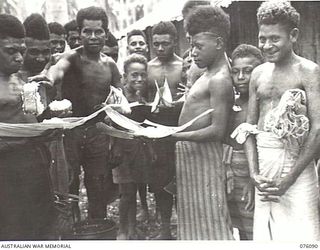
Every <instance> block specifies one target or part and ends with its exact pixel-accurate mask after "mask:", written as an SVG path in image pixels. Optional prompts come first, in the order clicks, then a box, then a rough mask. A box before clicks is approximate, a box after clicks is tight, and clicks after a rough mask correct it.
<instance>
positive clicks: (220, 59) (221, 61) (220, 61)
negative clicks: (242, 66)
mask: <svg viewBox="0 0 320 250" xmlns="http://www.w3.org/2000/svg"><path fill="white" fill-rule="evenodd" d="M226 60H227V59H226V58H225V55H224V52H222V53H220V54H218V55H217V56H216V58H215V60H214V61H213V63H212V64H211V65H208V66H207V70H208V72H213V71H215V70H216V69H218V68H221V67H222V66H223V65H226V64H227V61H226Z"/></svg>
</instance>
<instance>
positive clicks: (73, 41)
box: [64, 20, 81, 49]
mask: <svg viewBox="0 0 320 250" xmlns="http://www.w3.org/2000/svg"><path fill="white" fill-rule="evenodd" d="M64 29H65V31H66V35H67V43H68V45H69V47H70V49H75V48H77V47H79V46H80V45H81V38H80V33H79V29H78V24H77V21H76V20H72V21H70V22H68V23H66V24H65V25H64Z"/></svg>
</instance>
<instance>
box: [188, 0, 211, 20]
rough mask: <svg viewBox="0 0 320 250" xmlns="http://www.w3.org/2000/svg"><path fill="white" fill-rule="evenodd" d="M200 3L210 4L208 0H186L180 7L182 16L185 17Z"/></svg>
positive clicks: (200, 4)
mask: <svg viewBox="0 0 320 250" xmlns="http://www.w3.org/2000/svg"><path fill="white" fill-rule="evenodd" d="M202 5H210V1H206V0H188V1H187V2H186V3H185V4H184V6H183V8H182V16H183V19H186V17H187V16H188V15H189V14H190V13H191V12H192V11H193V10H194V9H195V8H196V7H198V6H202Z"/></svg>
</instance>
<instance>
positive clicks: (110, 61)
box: [100, 53, 117, 67]
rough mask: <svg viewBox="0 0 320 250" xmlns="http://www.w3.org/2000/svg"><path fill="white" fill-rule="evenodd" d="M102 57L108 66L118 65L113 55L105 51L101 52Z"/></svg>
mask: <svg viewBox="0 0 320 250" xmlns="http://www.w3.org/2000/svg"><path fill="white" fill-rule="evenodd" d="M100 59H101V61H102V62H103V63H104V64H105V65H108V66H109V65H111V66H112V67H113V66H116V65H117V64H116V62H115V61H114V60H113V58H112V57H110V56H107V55H105V54H103V53H100Z"/></svg>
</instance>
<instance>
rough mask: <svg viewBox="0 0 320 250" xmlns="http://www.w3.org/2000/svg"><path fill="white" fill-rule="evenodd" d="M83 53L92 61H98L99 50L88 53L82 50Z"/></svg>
mask: <svg viewBox="0 0 320 250" xmlns="http://www.w3.org/2000/svg"><path fill="white" fill-rule="evenodd" d="M83 55H84V56H85V57H87V58H88V59H89V60H92V61H99V60H100V57H101V55H100V52H99V53H88V52H86V51H85V50H83Z"/></svg>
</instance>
